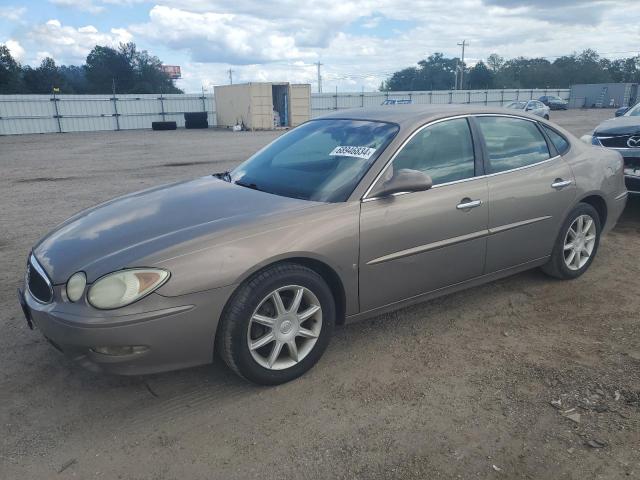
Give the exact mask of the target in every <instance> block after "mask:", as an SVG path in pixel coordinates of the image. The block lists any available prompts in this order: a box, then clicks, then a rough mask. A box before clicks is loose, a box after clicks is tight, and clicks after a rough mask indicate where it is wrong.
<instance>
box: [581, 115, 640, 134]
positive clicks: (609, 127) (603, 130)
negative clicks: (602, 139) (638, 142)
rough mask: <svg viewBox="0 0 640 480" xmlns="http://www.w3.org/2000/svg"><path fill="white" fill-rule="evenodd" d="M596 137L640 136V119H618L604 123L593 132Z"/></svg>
mask: <svg viewBox="0 0 640 480" xmlns="http://www.w3.org/2000/svg"><path fill="white" fill-rule="evenodd" d="M593 133H594V134H596V135H637V134H640V117H617V118H611V119H609V120H606V121H604V122H602V123H601V124H600V125H598V126H597V127H596V129H595V130H594V132H593Z"/></svg>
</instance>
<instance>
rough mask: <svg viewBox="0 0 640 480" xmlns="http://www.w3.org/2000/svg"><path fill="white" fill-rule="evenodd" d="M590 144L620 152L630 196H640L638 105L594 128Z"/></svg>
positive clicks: (639, 112)
mask: <svg viewBox="0 0 640 480" xmlns="http://www.w3.org/2000/svg"><path fill="white" fill-rule="evenodd" d="M591 143H592V144H594V145H599V146H602V147H606V148H610V149H612V150H616V151H618V152H620V154H621V155H622V157H623V158H624V178H625V183H626V184H627V190H628V191H629V193H630V194H634V195H640V104H637V105H635V106H634V107H632V108H630V109H629V110H627V112H626V113H625V114H624V115H622V116H619V117H616V118H610V119H609V120H605V121H604V122H602V123H601V124H600V125H598V126H597V127H596V129H595V130H594V131H593V136H592V137H591Z"/></svg>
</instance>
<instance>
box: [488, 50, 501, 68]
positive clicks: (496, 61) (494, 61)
mask: <svg viewBox="0 0 640 480" xmlns="http://www.w3.org/2000/svg"><path fill="white" fill-rule="evenodd" d="M487 65H488V67H489V69H490V70H491V71H492V72H498V71H499V70H500V69H501V68H502V65H504V57H501V56H500V55H498V54H497V53H492V54H491V55H489V56H488V57H487Z"/></svg>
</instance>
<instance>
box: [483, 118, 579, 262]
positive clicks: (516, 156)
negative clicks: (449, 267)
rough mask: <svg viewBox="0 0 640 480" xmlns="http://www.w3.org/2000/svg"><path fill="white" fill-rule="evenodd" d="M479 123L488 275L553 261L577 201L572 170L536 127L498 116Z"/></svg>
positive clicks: (525, 122)
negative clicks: (547, 259)
mask: <svg viewBox="0 0 640 480" xmlns="http://www.w3.org/2000/svg"><path fill="white" fill-rule="evenodd" d="M474 121H475V122H476V125H477V126H478V129H479V131H480V132H482V137H483V139H484V149H485V168H486V171H487V178H488V188H489V205H490V208H489V233H490V235H489V237H488V240H487V261H486V271H487V273H491V272H496V271H499V270H503V269H506V268H509V267H513V266H516V265H520V264H524V263H527V262H532V261H535V260H538V259H541V258H544V257H546V256H548V255H550V254H551V250H552V248H553V244H554V242H555V239H556V236H557V234H558V231H559V229H560V226H561V224H562V222H563V221H564V219H565V217H566V215H567V213H568V211H569V209H570V207H571V205H572V204H573V201H574V198H575V195H576V190H575V180H574V177H573V173H572V171H571V168H570V167H569V165H568V164H567V163H566V162H565V161H564V159H563V158H562V156H561V155H558V154H557V151H556V149H555V147H554V146H553V144H551V143H550V142H549V143H548V142H547V139H546V137H545V136H544V135H543V133H542V130H541V128H540V126H539V124H538V122H536V121H533V120H528V119H524V118H515V117H509V116H495V115H485V116H477V117H475V118H474Z"/></svg>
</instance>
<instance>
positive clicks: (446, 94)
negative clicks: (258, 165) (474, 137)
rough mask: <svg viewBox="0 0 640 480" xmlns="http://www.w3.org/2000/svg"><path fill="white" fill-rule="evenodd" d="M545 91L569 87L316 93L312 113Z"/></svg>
mask: <svg viewBox="0 0 640 480" xmlns="http://www.w3.org/2000/svg"><path fill="white" fill-rule="evenodd" d="M543 95H557V96H559V97H561V98H564V99H568V98H569V90H568V89H553V90H552V89H533V90H532V89H528V90H522V89H521V90H518V89H504V90H502V89H501V90H434V91H424V92H423V91H420V92H363V93H339V92H338V93H313V94H311V107H312V108H311V116H312V117H314V118H315V117H319V116H322V115H326V114H327V113H331V112H332V111H336V110H342V109H346V108H361V107H373V106H377V105H382V103H383V102H384V101H385V100H387V99H389V100H409V101H411V103H413V104H418V105H432V104H436V105H442V104H449V103H456V104H459V103H468V104H474V105H493V106H504V105H506V104H507V103H509V102H512V101H514V100H525V99H527V100H529V99H532V98H539V97H541V96H543Z"/></svg>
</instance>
